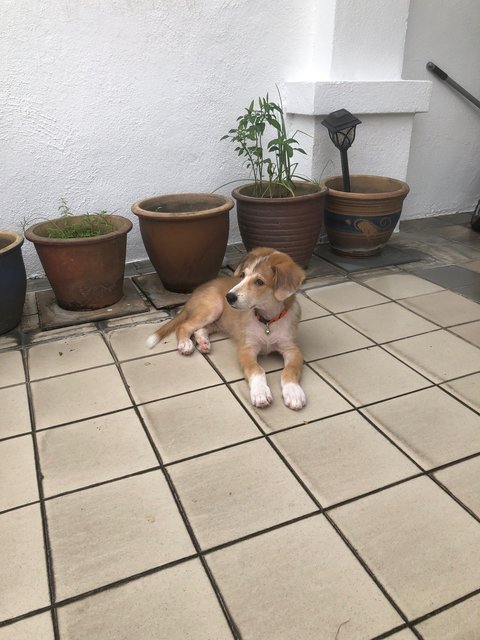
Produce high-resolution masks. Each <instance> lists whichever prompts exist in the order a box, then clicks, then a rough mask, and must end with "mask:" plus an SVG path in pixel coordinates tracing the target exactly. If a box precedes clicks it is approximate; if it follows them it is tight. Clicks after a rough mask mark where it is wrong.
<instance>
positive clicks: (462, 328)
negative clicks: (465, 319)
mask: <svg viewBox="0 0 480 640" xmlns="http://www.w3.org/2000/svg"><path fill="white" fill-rule="evenodd" d="M450 331H453V333H456V334H457V336H460V337H461V338H463V339H464V340H467V341H468V342H471V343H472V344H474V345H475V346H476V347H480V320H477V321H476V322H469V323H468V324H461V325H459V326H457V327H450Z"/></svg>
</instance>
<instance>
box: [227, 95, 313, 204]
mask: <svg viewBox="0 0 480 640" xmlns="http://www.w3.org/2000/svg"><path fill="white" fill-rule="evenodd" d="M277 90H278V87H277ZM278 96H279V103H276V102H273V101H272V100H270V98H269V96H268V93H267V95H266V96H265V97H264V98H258V105H256V104H255V101H254V100H252V102H251V103H250V105H249V106H248V107H246V109H245V113H244V114H243V115H241V116H239V117H238V118H237V126H236V128H234V129H230V131H229V132H228V134H226V135H224V136H222V138H221V140H230V142H233V143H235V144H236V145H237V146H236V147H235V151H236V152H237V155H238V156H239V157H240V158H242V159H244V160H245V166H246V167H247V168H248V169H250V172H251V178H252V179H253V182H254V187H253V190H252V194H251V195H253V196H255V197H257V198H276V197H288V196H293V195H295V184H294V182H293V181H294V179H295V178H296V179H302V180H305V178H304V177H302V176H300V175H297V173H296V171H297V167H298V162H294V154H295V153H302V154H305V151H304V150H303V149H302V148H301V147H299V146H298V144H299V143H298V141H297V140H296V138H295V136H296V135H297V133H304V132H303V131H298V130H297V131H296V132H295V133H294V134H293V135H292V136H289V135H288V133H287V128H286V124H285V115H284V112H283V104H282V99H281V96H280V92H279V94H278ZM304 135H307V134H304ZM305 155H306V154H305Z"/></svg>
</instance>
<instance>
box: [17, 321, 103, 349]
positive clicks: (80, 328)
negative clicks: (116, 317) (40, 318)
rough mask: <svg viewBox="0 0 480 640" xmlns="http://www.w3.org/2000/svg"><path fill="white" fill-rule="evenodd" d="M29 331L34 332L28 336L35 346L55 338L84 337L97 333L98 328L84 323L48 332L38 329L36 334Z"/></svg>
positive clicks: (92, 324)
mask: <svg viewBox="0 0 480 640" xmlns="http://www.w3.org/2000/svg"><path fill="white" fill-rule="evenodd" d="M29 331H32V332H31V333H30V334H29V336H28V338H29V342H31V343H32V344H33V343H38V342H50V341H51V340H52V339H53V338H63V337H67V338H68V337H72V336H74V335H76V336H83V335H86V334H87V333H97V332H98V328H97V326H96V325H95V323H94V322H84V323H82V324H77V325H73V326H71V327H62V328H60V329H49V330H48V331H41V330H40V329H38V331H36V332H34V331H33V330H32V329H29Z"/></svg>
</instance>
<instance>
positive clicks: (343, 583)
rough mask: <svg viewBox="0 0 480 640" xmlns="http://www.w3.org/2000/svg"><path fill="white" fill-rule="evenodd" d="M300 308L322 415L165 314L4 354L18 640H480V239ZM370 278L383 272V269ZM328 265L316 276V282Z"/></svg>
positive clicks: (3, 472)
mask: <svg viewBox="0 0 480 640" xmlns="http://www.w3.org/2000/svg"><path fill="white" fill-rule="evenodd" d="M392 242H393V243H394V244H395V245H397V246H398V247H400V248H401V247H410V246H411V247H412V248H414V249H416V250H420V251H422V252H423V253H425V255H426V258H425V260H423V261H422V262H415V263H407V264H402V265H401V266H400V267H387V268H383V269H375V270H369V269H365V270H363V271H356V272H354V273H350V275H349V274H348V273H346V272H345V271H342V270H340V269H335V268H327V267H325V271H326V274H325V275H323V276H322V275H317V276H316V277H314V278H311V279H309V280H307V281H306V283H305V286H304V289H303V290H302V292H301V293H300V294H299V297H300V301H301V304H302V309H303V317H304V319H303V321H302V323H301V324H300V331H299V333H300V343H301V346H302V348H303V351H304V353H305V359H306V363H305V366H304V373H303V384H304V388H305V390H306V393H307V396H308V404H307V406H306V407H305V409H303V410H302V411H300V412H298V413H296V412H293V411H290V410H288V409H286V408H285V407H284V406H283V404H282V402H281V398H280V382H279V369H280V367H281V360H280V359H279V358H278V357H277V356H275V355H272V356H269V357H267V358H265V359H264V365H265V367H266V369H267V371H268V378H269V380H270V383H271V386H272V389H273V392H274V395H275V402H274V404H273V406H271V407H270V408H269V409H266V410H260V409H258V410H257V409H254V408H252V407H251V406H250V404H249V400H248V394H247V388H246V384H245V382H244V381H243V380H242V379H241V374H240V371H239V369H238V366H237V364H236V362H235V358H234V353H233V349H232V345H231V344H230V342H229V341H228V340H225V339H223V338H222V337H221V336H220V337H219V339H218V340H216V341H215V342H214V343H213V347H212V353H211V355H209V356H202V355H201V354H200V353H199V352H196V353H195V354H194V355H192V356H191V357H189V358H185V357H182V356H180V355H179V354H177V352H176V351H175V343H174V341H173V340H172V339H169V340H167V341H166V342H165V343H163V344H161V345H159V346H158V347H157V348H156V349H154V350H153V351H147V350H146V349H145V347H144V342H145V338H146V336H147V335H149V333H150V332H151V330H152V327H153V326H155V325H156V324H157V323H158V322H159V321H161V320H162V319H164V318H165V316H166V314H165V313H163V312H158V311H156V310H155V309H151V311H150V312H149V313H147V314H142V315H139V316H130V317H125V318H117V319H115V320H110V321H102V322H96V323H87V324H84V325H79V326H76V327H71V328H69V329H66V330H56V331H53V332H39V331H38V330H35V320H34V317H33V316H34V314H35V309H34V308H33V306H32V300H31V298H29V301H28V305H27V314H28V315H27V316H26V320H25V322H24V329H25V330H18V331H16V332H13V333H12V334H9V335H6V336H0V406H1V411H0V640H127V639H128V640H131V639H133V638H138V639H139V640H154V639H155V640H157V639H164V640H203V639H209V640H228V639H229V638H230V639H231V638H238V639H239V638H242V639H244V640H270V639H272V640H281V639H290V638H292V639H293V638H295V639H297V640H310V639H312V640H347V639H349V640H374V639H377V640H380V639H381V638H392V640H409V639H414V638H423V639H424V640H454V639H455V640H475V639H478V638H480V631H479V629H480V304H479V302H480V295H479V294H480V273H479V271H480V267H479V264H480V262H479V256H480V252H479V250H480V234H475V233H474V232H472V231H470V230H469V229H468V226H467V225H466V224H465V220H464V219H462V218H459V217H454V218H448V219H442V218H436V219H434V220H431V221H419V222H418V223H406V225H405V229H404V228H403V227H402V232H401V233H400V234H398V235H397V236H396V237H395V238H394V239H393V240H392ZM365 264H366V266H367V267H368V263H365ZM320 266H321V265H320V259H318V260H317V262H316V268H317V273H318V269H319V268H320Z"/></svg>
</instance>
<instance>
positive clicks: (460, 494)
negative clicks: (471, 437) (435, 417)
mask: <svg viewBox="0 0 480 640" xmlns="http://www.w3.org/2000/svg"><path fill="white" fill-rule="evenodd" d="M435 477H436V478H438V480H440V482H441V483H442V484H444V485H445V486H446V487H447V488H448V489H450V491H451V492H452V493H453V494H454V495H456V496H457V498H460V500H461V501H462V502H463V503H464V504H466V505H467V507H468V508H469V509H471V510H472V511H473V512H474V513H476V514H477V515H478V516H479V517H480V457H477V458H472V459H471V460H466V461H465V462H460V463H459V464H455V465H453V466H452V467H447V468H446V469H442V470H441V471H437V473H436V474H435ZM479 628H480V627H479Z"/></svg>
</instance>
